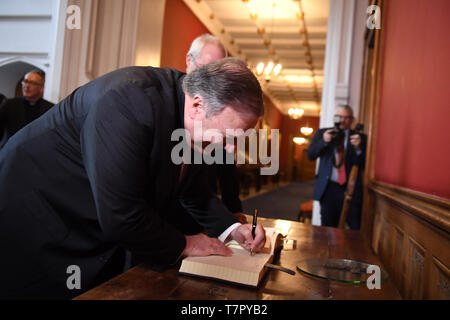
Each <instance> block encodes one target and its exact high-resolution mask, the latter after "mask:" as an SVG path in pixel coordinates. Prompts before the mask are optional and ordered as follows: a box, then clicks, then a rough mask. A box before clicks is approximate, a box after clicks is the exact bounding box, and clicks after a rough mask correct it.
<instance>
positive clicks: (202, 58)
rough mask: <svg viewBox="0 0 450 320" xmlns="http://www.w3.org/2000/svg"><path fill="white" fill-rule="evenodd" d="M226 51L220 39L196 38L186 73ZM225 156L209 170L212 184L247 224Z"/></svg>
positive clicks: (231, 167)
mask: <svg viewBox="0 0 450 320" xmlns="http://www.w3.org/2000/svg"><path fill="white" fill-rule="evenodd" d="M226 55H227V52H226V49H225V48H224V46H223V45H222V43H221V42H220V40H219V38H217V37H215V36H213V35H211V34H208V33H205V34H202V35H200V36H198V37H197V38H195V39H194V40H193V41H192V43H191V46H190V48H189V51H188V52H187V54H186V72H187V73H189V72H191V71H194V70H195V69H197V68H198V67H201V66H204V65H205V64H208V63H211V62H214V61H216V60H219V59H223V58H225V57H226ZM226 158H227V156H226V155H224V162H223V164H213V165H211V167H210V168H209V169H210V170H209V172H208V174H209V178H210V183H211V186H212V188H213V190H214V191H215V192H217V181H218V182H219V187H220V193H221V195H222V202H223V203H224V204H225V206H226V207H227V208H228V210H230V211H231V212H232V213H233V214H234V216H235V217H236V218H237V219H238V220H239V221H240V222H241V223H247V218H246V217H245V215H244V214H243V213H242V202H241V199H239V182H238V178H237V172H236V165H235V164H234V163H232V164H226V163H225V159H226Z"/></svg>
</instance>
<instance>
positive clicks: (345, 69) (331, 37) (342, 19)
mask: <svg viewBox="0 0 450 320" xmlns="http://www.w3.org/2000/svg"><path fill="white" fill-rule="evenodd" d="M355 8H356V0H331V1H330V13H329V17H328V28H327V46H326V51H325V65H324V84H323V90H322V108H321V116H320V127H321V128H323V127H331V126H333V116H334V113H335V110H336V106H338V105H340V104H348V103H349V100H350V96H351V92H353V93H357V92H359V90H360V88H354V87H353V88H351V87H350V78H351V75H352V73H353V72H354V73H355V74H357V67H355V68H354V69H353V70H352V62H353V61H354V59H355V58H356V56H358V55H361V56H362V51H361V52H359V51H358V50H355V51H353V47H354V46H353V42H354V40H355V39H354V37H353V35H354V27H355V25H354V20H355V15H356V12H355ZM359 14H361V13H360V12H358V15H359ZM357 41H360V39H359V38H358V39H357ZM356 48H358V47H356ZM361 61H362V59H361V58H359V62H360V63H361ZM359 71H360V72H361V65H360V66H359ZM352 107H353V109H354V110H355V113H356V114H357V112H358V109H359V105H356V104H355V105H353V106H352ZM319 161H320V160H319ZM318 165H319V162H317V168H318ZM312 224H313V225H320V204H319V202H318V201H314V206H313V216H312Z"/></svg>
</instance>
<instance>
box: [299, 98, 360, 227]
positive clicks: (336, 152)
mask: <svg viewBox="0 0 450 320" xmlns="http://www.w3.org/2000/svg"><path fill="white" fill-rule="evenodd" d="M335 118H337V122H339V129H340V130H336V128H325V129H320V130H318V131H317V132H316V134H315V135H314V137H313V140H312V142H311V145H310V146H309V149H308V152H307V155H308V159H309V160H311V161H314V160H316V159H317V158H319V157H320V164H319V172H318V174H317V176H316V181H315V185H314V200H317V201H320V206H321V211H320V214H321V224H322V226H329V227H337V226H338V224H339V218H340V214H341V210H342V206H343V201H344V192H345V189H346V187H347V180H348V178H349V175H350V171H351V169H352V167H353V166H354V165H356V166H358V167H359V170H358V176H357V180H356V184H355V190H354V194H353V198H352V201H351V203H350V209H349V211H348V214H347V224H348V225H349V227H350V228H351V229H359V228H360V225H361V207H362V174H363V172H362V171H363V169H364V162H365V153H366V140H367V138H366V136H365V135H364V134H362V133H356V132H355V131H353V130H351V129H350V128H351V125H352V123H353V120H354V118H353V110H352V108H351V107H350V106H348V105H341V106H338V109H337V112H336V115H335Z"/></svg>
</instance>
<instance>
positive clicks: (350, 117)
mask: <svg viewBox="0 0 450 320" xmlns="http://www.w3.org/2000/svg"><path fill="white" fill-rule="evenodd" d="M334 117H335V119H340V120H351V119H353V116H340V115H338V114H336V115H335V116H334Z"/></svg>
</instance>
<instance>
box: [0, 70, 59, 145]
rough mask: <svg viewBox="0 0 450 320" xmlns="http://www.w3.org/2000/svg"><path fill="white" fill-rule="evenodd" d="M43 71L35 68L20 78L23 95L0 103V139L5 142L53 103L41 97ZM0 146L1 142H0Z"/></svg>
mask: <svg viewBox="0 0 450 320" xmlns="http://www.w3.org/2000/svg"><path fill="white" fill-rule="evenodd" d="M44 86H45V73H44V72H43V71H42V70H39V69H35V70H32V71H30V72H28V73H27V74H26V75H25V76H24V78H23V80H22V94H23V97H16V98H13V99H6V101H5V102H4V103H3V104H1V105H0V134H1V135H3V136H2V137H0V138H2V139H0V141H3V142H6V141H7V140H8V139H9V138H11V136H13V135H14V134H15V133H16V132H17V131H19V130H20V129H22V128H23V127H25V126H26V125H27V124H29V123H30V122H32V121H33V120H35V119H37V118H39V117H40V116H41V115H43V114H44V113H45V112H47V111H48V110H49V109H50V108H51V107H52V106H53V103H51V102H49V101H47V100H45V99H43V98H42V97H43V95H44ZM0 148H1V144H0Z"/></svg>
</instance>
